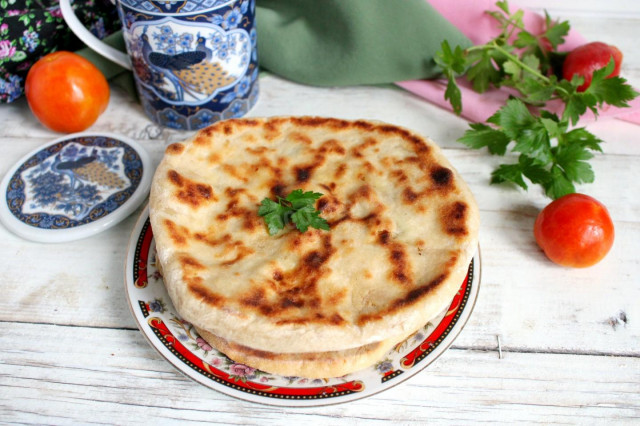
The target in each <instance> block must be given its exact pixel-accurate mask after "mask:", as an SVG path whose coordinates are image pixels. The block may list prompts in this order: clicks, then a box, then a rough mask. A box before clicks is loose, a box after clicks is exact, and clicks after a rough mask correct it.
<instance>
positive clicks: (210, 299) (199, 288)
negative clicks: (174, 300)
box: [185, 277, 226, 307]
mask: <svg viewBox="0 0 640 426" xmlns="http://www.w3.org/2000/svg"><path fill="white" fill-rule="evenodd" d="M185 281H186V282H187V286H188V289H189V292H191V293H192V294H193V295H194V296H195V297H196V298H197V299H200V300H202V301H203V302H204V303H206V304H207V305H209V306H214V307H220V306H222V305H223V304H224V303H225V301H226V299H225V298H224V297H223V296H222V295H220V294H217V293H214V292H212V291H211V290H210V289H209V288H207V287H206V286H204V285H203V284H202V278H200V277H195V278H192V279H187V280H185Z"/></svg>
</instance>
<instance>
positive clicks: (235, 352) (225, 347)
mask: <svg viewBox="0 0 640 426" xmlns="http://www.w3.org/2000/svg"><path fill="white" fill-rule="evenodd" d="M196 331H197V332H198V334H199V335H200V337H202V338H203V339H204V340H206V341H207V342H208V343H209V344H210V345H211V346H212V347H214V348H216V349H217V350H218V351H220V352H222V353H224V354H225V355H226V356H227V357H229V358H230V359H232V360H234V361H235V362H239V363H242V364H245V365H249V366H251V367H253V368H257V369H258V370H262V371H267V372H269V373H271V374H280V375H282V376H296V377H306V378H309V379H323V378H329V377H342V376H344V375H346V374H349V373H353V372H355V371H359V370H362V369H364V368H366V367H369V366H371V365H373V364H375V363H376V362H377V361H379V360H380V359H382V358H383V357H384V355H385V354H386V353H388V352H389V351H390V350H391V349H392V348H393V347H394V346H396V345H397V344H398V343H400V342H402V341H404V340H405V339H406V338H407V337H408V335H402V336H395V337H392V338H389V339H387V340H384V341H382V342H376V343H369V344H368V345H364V346H360V347H357V348H351V349H345V350H343V351H329V352H303V353H273V352H267V351H260V350H257V349H253V348H250V347H247V346H243V345H239V344H237V343H233V342H229V341H227V340H225V339H222V338H220V337H218V336H215V335H214V334H212V333H210V332H208V331H206V330H202V329H200V328H198V327H196ZM410 334H413V333H410Z"/></svg>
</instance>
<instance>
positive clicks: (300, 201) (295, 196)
mask: <svg viewBox="0 0 640 426" xmlns="http://www.w3.org/2000/svg"><path fill="white" fill-rule="evenodd" d="M322 195H323V194H321V193H319V192H313V191H307V192H303V191H302V189H296V190H295V191H292V192H291V193H290V194H289V195H287V196H286V198H282V197H277V201H273V200H271V199H270V198H265V199H264V200H262V203H261V204H260V209H258V214H259V215H260V216H262V217H264V220H265V222H266V223H267V229H268V230H269V235H275V234H277V233H278V232H280V231H281V230H282V229H284V227H285V226H286V225H287V224H289V223H292V222H293V223H294V224H295V226H296V228H298V230H299V231H300V232H306V231H307V229H308V228H309V227H312V228H317V229H324V230H325V231H328V230H329V224H328V223H327V221H326V220H325V219H323V218H321V217H320V212H319V211H317V210H316V209H315V207H314V205H315V202H316V200H317V199H318V198H320V197H322Z"/></svg>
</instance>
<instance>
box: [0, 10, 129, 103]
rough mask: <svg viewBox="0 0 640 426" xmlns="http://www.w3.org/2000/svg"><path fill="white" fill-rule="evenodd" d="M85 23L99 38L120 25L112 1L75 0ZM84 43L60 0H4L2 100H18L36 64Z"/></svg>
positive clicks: (0, 44)
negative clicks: (66, 19)
mask: <svg viewBox="0 0 640 426" xmlns="http://www.w3.org/2000/svg"><path fill="white" fill-rule="evenodd" d="M73 8H74V10H75V12H76V15H77V16H78V19H80V21H81V22H83V23H84V24H85V26H86V27H87V28H88V29H89V30H90V31H91V32H92V33H93V34H94V35H96V36H97V37H99V38H104V37H105V36H107V35H108V34H111V33H112V32H114V31H116V30H117V29H119V28H120V21H119V20H118V14H117V11H116V8H115V6H113V4H112V3H111V2H110V1H109V0H82V1H76V2H73ZM83 46H84V45H83V44H82V42H80V41H79V40H78V39H77V38H76V37H75V36H74V35H73V33H72V32H71V30H69V28H68V27H67V25H66V24H65V22H64V20H63V18H62V13H61V12H60V8H59V6H58V0H0V103H8V102H12V101H14V100H16V99H18V98H19V97H20V96H21V95H22V94H23V91H24V80H25V78H26V76H27V72H28V71H29V68H30V67H31V65H33V63H35V62H36V61H37V60H38V59H39V58H41V57H42V56H44V55H46V54H47V53H50V52H54V51H56V50H71V51H73V50H77V49H80V48H82V47H83Z"/></svg>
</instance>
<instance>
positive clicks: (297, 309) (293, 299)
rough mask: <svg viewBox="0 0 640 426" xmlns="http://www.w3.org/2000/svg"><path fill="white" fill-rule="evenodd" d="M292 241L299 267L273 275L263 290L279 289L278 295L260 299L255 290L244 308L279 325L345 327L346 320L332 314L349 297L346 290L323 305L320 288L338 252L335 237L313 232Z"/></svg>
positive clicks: (298, 236)
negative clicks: (335, 325)
mask: <svg viewBox="0 0 640 426" xmlns="http://www.w3.org/2000/svg"><path fill="white" fill-rule="evenodd" d="M289 238H290V239H289V241H288V244H289V247H290V250H292V251H294V252H298V253H300V255H299V256H300V261H299V262H298V264H297V265H296V266H295V267H294V268H292V269H291V270H286V271H281V270H279V269H278V270H276V271H274V272H273V276H272V277H271V278H272V280H268V281H269V283H264V284H267V285H266V286H263V288H264V287H271V286H272V285H273V286H275V287H276V289H277V291H275V292H274V293H273V294H271V295H270V296H267V295H266V294H265V293H261V295H260V297H257V293H256V292H257V291H260V290H257V289H252V290H250V291H249V292H248V293H247V294H246V296H244V297H243V298H242V302H241V303H242V305H243V306H244V307H245V308H246V309H255V310H257V311H259V312H260V313H261V314H263V315H265V316H268V317H270V318H272V319H273V320H274V321H275V322H276V323H278V324H309V323H330V324H342V323H344V321H345V320H344V318H342V317H341V316H340V315H339V314H337V313H335V312H333V313H332V312H331V310H332V308H334V306H333V305H335V303H337V302H338V301H339V300H342V299H343V298H344V297H345V296H346V293H344V291H346V290H341V291H339V292H337V293H335V294H329V295H327V299H326V300H324V301H323V300H322V297H321V293H322V289H320V288H318V281H319V280H320V279H321V278H322V277H324V276H326V275H327V274H328V273H329V271H328V269H327V267H326V265H327V263H328V261H329V259H330V258H331V256H332V255H333V254H334V253H335V251H336V249H335V247H333V245H332V243H331V235H329V234H327V233H320V232H319V231H315V230H309V231H307V232H305V233H304V234H297V235H296V234H293V235H291V236H290V237H289Z"/></svg>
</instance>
